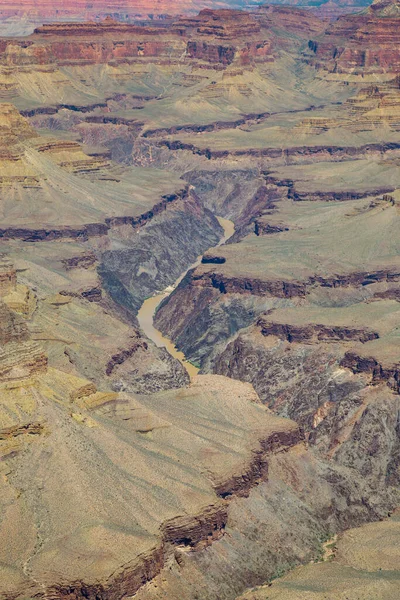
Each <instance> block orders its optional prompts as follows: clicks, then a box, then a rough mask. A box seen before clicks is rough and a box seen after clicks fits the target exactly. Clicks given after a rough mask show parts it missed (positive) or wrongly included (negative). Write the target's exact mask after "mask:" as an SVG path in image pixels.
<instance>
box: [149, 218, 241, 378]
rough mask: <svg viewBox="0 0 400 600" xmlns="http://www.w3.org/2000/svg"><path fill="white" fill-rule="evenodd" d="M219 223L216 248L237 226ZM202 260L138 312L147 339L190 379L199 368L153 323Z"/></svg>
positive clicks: (229, 223)
mask: <svg viewBox="0 0 400 600" xmlns="http://www.w3.org/2000/svg"><path fill="white" fill-rule="evenodd" d="M218 221H219V223H220V225H221V227H223V229H224V236H223V237H222V238H221V240H220V242H219V243H218V244H217V246H215V247H218V246H222V244H225V242H226V241H227V240H228V239H229V238H230V237H232V235H233V234H234V232H235V225H234V223H233V222H232V221H230V220H229V219H224V218H222V217H218ZM201 258H202V257H201V256H199V257H198V258H197V260H196V262H194V263H193V264H192V265H190V267H189V268H188V269H186V271H184V272H183V273H182V274H181V275H180V277H179V278H178V279H177V281H176V282H175V283H174V284H173V285H172V286H168V287H167V288H166V289H165V290H164V291H163V292H161V293H160V294H156V295H155V296H151V297H150V298H147V300H145V301H144V302H143V304H142V306H141V307H140V310H139V312H138V321H139V325H140V327H141V328H142V330H143V331H144V333H145V334H146V335H147V337H148V338H150V339H151V340H152V341H153V342H154V343H155V344H156V346H158V347H159V348H166V349H167V350H168V352H169V353H170V354H171V356H173V357H174V358H176V359H178V360H179V361H180V362H181V363H182V364H183V366H184V367H185V369H186V370H187V372H188V373H189V375H190V377H194V376H195V375H197V373H198V372H199V369H198V367H196V366H195V365H194V364H192V363H191V362H189V361H188V360H187V359H186V357H185V355H184V353H183V352H180V351H179V350H178V349H177V348H176V346H175V344H174V343H173V342H171V340H169V339H168V338H167V337H164V336H163V335H162V333H161V332H160V331H158V329H156V328H155V327H154V322H153V321H154V315H155V313H156V311H157V308H158V306H159V305H160V304H161V302H162V301H163V300H165V298H167V297H168V296H169V295H170V294H171V293H172V292H173V291H174V289H175V288H176V287H177V285H178V284H179V283H180V282H181V281H182V279H183V278H184V277H185V275H186V273H187V272H188V271H190V269H193V268H194V267H197V266H198V265H199V264H200V263H201Z"/></svg>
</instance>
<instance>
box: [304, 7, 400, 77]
mask: <svg viewBox="0 0 400 600" xmlns="http://www.w3.org/2000/svg"><path fill="white" fill-rule="evenodd" d="M309 48H310V50H312V51H313V52H314V53H315V57H316V60H315V64H317V66H321V67H323V68H325V69H327V70H328V71H331V72H337V73H360V74H362V73H387V72H388V73H397V72H398V71H399V69H400V9H398V3H397V2H396V0H393V2H386V3H383V2H380V1H378V2H374V3H373V5H372V6H371V7H370V8H369V9H368V10H367V11H365V12H364V13H361V14H356V15H347V16H343V17H340V18H339V19H338V21H336V22H335V23H334V24H333V25H331V26H330V27H329V28H328V29H327V31H326V32H325V35H324V36H323V38H322V39H321V40H316V41H310V42H309Z"/></svg>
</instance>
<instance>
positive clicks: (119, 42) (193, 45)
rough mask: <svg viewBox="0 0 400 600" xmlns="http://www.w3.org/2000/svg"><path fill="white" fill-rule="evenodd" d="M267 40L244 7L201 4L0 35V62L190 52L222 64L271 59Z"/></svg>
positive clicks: (89, 60)
mask: <svg viewBox="0 0 400 600" xmlns="http://www.w3.org/2000/svg"><path fill="white" fill-rule="evenodd" d="M271 49H272V46H271V41H270V40H266V39H263V36H262V34H261V32H260V25H259V23H258V22H257V21H256V19H255V18H254V17H252V16H251V15H249V14H248V13H243V12H241V11H233V10H220V11H211V10H204V11H201V12H200V14H199V15H198V16H197V17H196V18H193V19H189V18H186V19H180V20H178V21H177V22H175V23H174V24H173V25H166V24H164V25H162V26H159V27H144V26H137V25H131V24H126V23H119V22H117V21H114V20H113V19H106V20H105V21H103V22H101V23H93V22H85V23H51V24H48V25H43V26H42V27H39V28H37V29H36V30H35V32H34V34H33V35H32V36H30V37H28V38H24V39H21V38H16V39H14V40H12V39H2V40H1V39H0V64H3V65H8V66H12V65H27V64H40V65H44V64H53V63H56V64H58V65H63V64H67V63H69V64H71V63H72V64H73V63H75V62H78V63H79V64H82V63H83V64H91V63H94V64H101V63H106V62H109V61H110V60H117V61H118V60H127V59H130V60H137V59H138V58H143V57H154V58H159V57H164V58H165V59H167V60H168V61H171V60H172V61H173V60H174V59H181V57H182V56H184V55H185V53H186V55H187V56H188V57H189V58H194V59H197V60H202V61H206V62H212V63H220V64H221V65H224V66H226V65H229V64H231V63H232V62H233V61H234V60H235V59H237V60H238V62H239V63H242V64H247V63H248V62H249V60H250V59H252V58H255V59H258V60H265V59H267V60H270V57H271Z"/></svg>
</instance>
